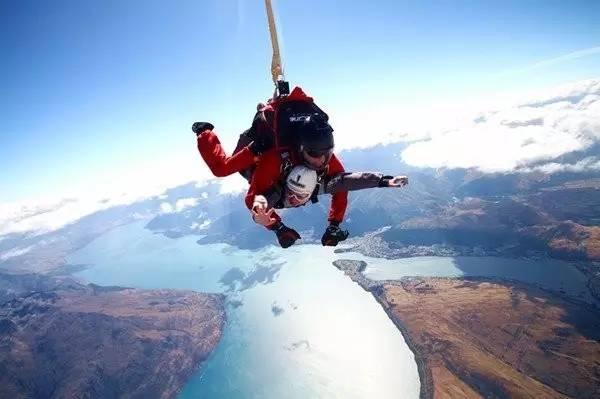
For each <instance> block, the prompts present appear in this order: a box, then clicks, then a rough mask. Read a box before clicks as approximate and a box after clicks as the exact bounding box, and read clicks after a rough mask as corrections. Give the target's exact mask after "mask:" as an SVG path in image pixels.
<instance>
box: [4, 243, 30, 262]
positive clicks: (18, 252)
mask: <svg viewBox="0 0 600 399" xmlns="http://www.w3.org/2000/svg"><path fill="white" fill-rule="evenodd" d="M32 248H33V246H32V245H31V246H29V247H25V248H12V249H10V250H8V251H6V252H4V253H2V254H0V261H5V260H7V259H10V258H14V257H15V256H20V255H23V254H25V253H27V252H29V251H31V249H32Z"/></svg>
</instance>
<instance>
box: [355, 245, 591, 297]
mask: <svg viewBox="0 0 600 399" xmlns="http://www.w3.org/2000/svg"><path fill="white" fill-rule="evenodd" d="M350 257H351V258H353V259H360V260H364V261H366V262H367V263H368V266H367V268H366V269H365V271H364V274H365V276H366V277H368V278H370V279H372V280H388V279H389V280H395V279H399V278H401V277H404V276H437V277H462V276H478V277H498V278H503V279H510V280H518V281H522V282H525V283H530V284H536V285H540V286H542V287H545V288H549V289H551V290H554V291H563V292H565V293H567V294H569V295H571V296H574V297H577V298H579V299H581V300H584V301H586V302H589V303H594V301H595V300H594V298H593V296H592V295H591V294H590V292H589V289H588V288H587V286H586V284H587V278H586V277H585V275H584V274H583V273H581V272H580V271H579V270H577V268H575V267H574V266H573V265H572V264H570V263H568V262H564V261H559V260H554V259H541V260H529V259H510V258H496V257H490V256H487V257H465V256H459V257H454V258H445V257H436V256H424V257H418V258H405V259H395V260H387V259H376V258H368V257H364V256H360V255H356V254H353V255H351V256H350Z"/></svg>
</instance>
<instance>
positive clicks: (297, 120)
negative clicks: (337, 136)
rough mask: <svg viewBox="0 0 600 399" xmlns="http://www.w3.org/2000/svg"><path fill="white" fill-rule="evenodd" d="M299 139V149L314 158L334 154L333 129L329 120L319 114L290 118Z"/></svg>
mask: <svg viewBox="0 0 600 399" xmlns="http://www.w3.org/2000/svg"><path fill="white" fill-rule="evenodd" d="M290 123H291V124H292V125H294V130H295V136H296V137H297V140H298V141H297V143H298V149H299V150H300V151H305V152H306V153H307V154H308V155H310V156H312V157H319V156H321V155H329V154H331V153H332V152H333V146H334V143H333V128H332V127H331V126H330V125H329V123H328V122H327V119H326V118H325V117H324V116H323V115H321V114H318V113H313V114H300V115H293V116H291V117H290Z"/></svg>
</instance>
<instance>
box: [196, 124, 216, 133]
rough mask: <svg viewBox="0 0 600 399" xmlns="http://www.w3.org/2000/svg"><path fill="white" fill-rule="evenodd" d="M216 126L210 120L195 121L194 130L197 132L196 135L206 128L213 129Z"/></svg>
mask: <svg viewBox="0 0 600 399" xmlns="http://www.w3.org/2000/svg"><path fill="white" fill-rule="evenodd" d="M214 128H215V127H214V126H213V124H212V123H209V122H194V124H193V125H192V132H194V133H196V136H197V135H199V134H200V133H202V132H203V131H205V130H213V129H214Z"/></svg>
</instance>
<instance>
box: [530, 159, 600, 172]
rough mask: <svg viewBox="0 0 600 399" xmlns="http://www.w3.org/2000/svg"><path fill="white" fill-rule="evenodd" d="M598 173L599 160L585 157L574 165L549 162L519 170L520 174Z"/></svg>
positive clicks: (599, 167)
mask: <svg viewBox="0 0 600 399" xmlns="http://www.w3.org/2000/svg"><path fill="white" fill-rule="evenodd" d="M592 170H593V171H600V158H597V157H587V158H584V159H582V160H581V161H578V162H576V163H562V164H561V163H557V162H549V163H545V164H543V165H536V166H534V167H530V168H523V169H520V170H519V171H520V172H542V173H548V174H550V173H556V172H584V171H592Z"/></svg>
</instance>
